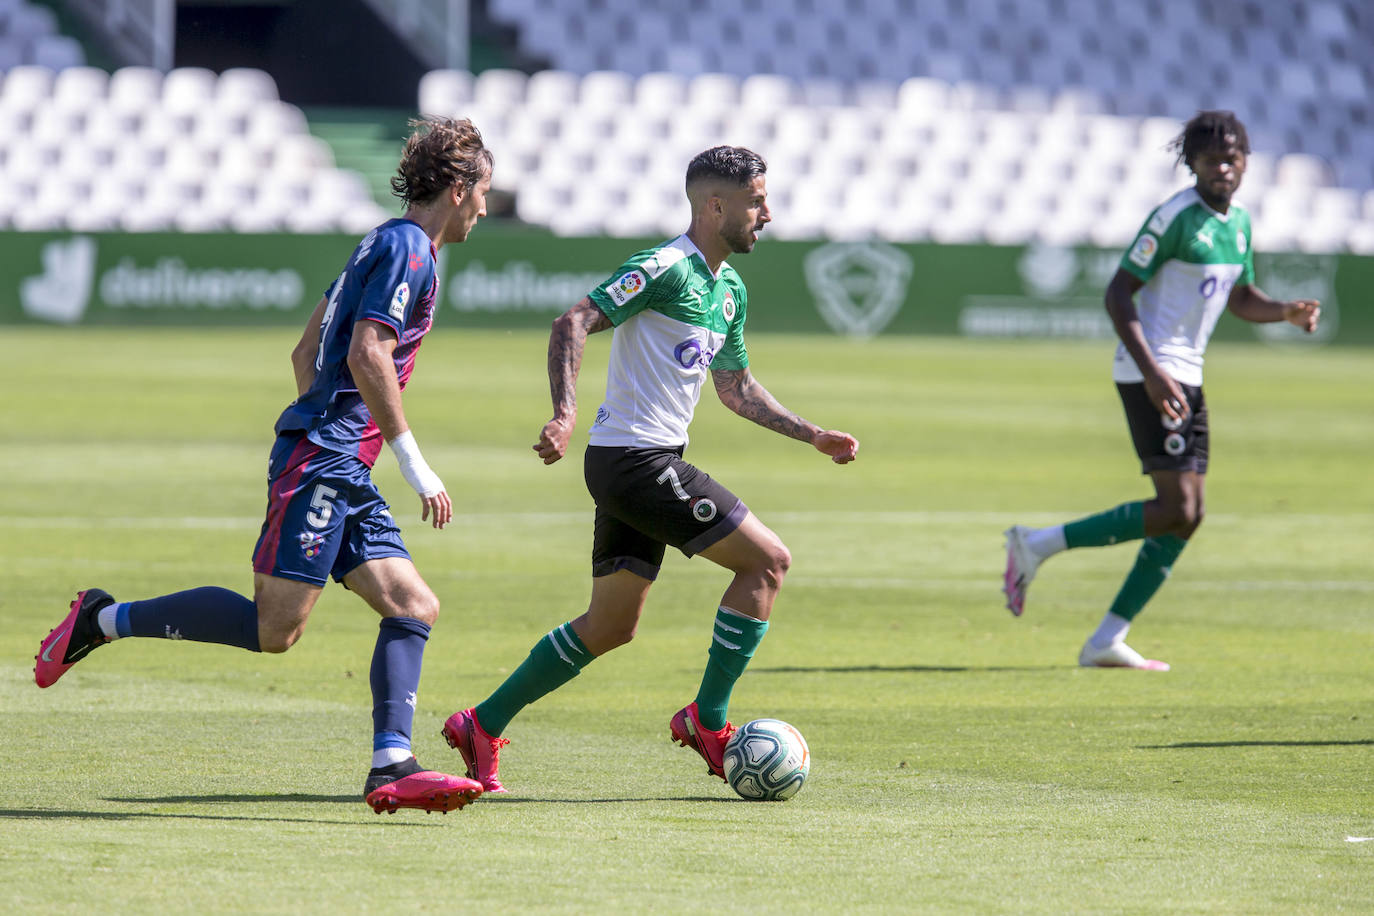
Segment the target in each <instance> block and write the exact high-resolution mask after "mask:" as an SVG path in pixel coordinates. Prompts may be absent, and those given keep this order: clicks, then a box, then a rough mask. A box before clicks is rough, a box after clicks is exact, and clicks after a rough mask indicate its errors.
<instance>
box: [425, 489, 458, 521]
mask: <svg viewBox="0 0 1374 916" xmlns="http://www.w3.org/2000/svg"><path fill="white" fill-rule="evenodd" d="M431 515H432V516H434V527H435V528H442V527H444V526H445V525H447V524H448V523H449V522H451V521H453V502H452V500H450V499H449V498H448V492H447V491H445V490H440V491H439V492H438V493H435V494H434V495H433V496H421V497H420V521H422V522H423V521H425V520H427V519H428V518H429V517H430V516H431Z"/></svg>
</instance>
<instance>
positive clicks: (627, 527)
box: [582, 445, 749, 580]
mask: <svg viewBox="0 0 1374 916" xmlns="http://www.w3.org/2000/svg"><path fill="white" fill-rule="evenodd" d="M582 470H583V474H584V476H585V478H586V481H587V490H588V492H590V493H591V494H592V499H594V500H595V501H596V527H595V533H594V535H593V540H592V575H593V576H609V575H610V574H611V573H613V572H616V571H618V570H621V569H628V570H629V571H630V572H632V573H634V574H635V575H638V576H642V577H644V578H645V579H651V580H652V579H654V578H656V577H657V576H658V570H659V567H661V566H662V565H663V554H664V549H665V546H666V545H668V544H672V545H673V546H674V547H676V548H678V549H679V550H681V551H682V552H683V553H684V554H686V555H687V556H689V557H690V556H692V555H693V554H695V553H699V552H701V551H702V550H705V549H706V548H707V547H710V546H711V545H712V544H714V543H716V542H717V541H719V540H720V539H721V538H723V537H725V536H726V535H727V534H729V533H730V532H732V531H734V530H735V529H736V528H738V527H739V526H740V523H741V522H742V521H744V517H745V515H747V514H748V512H749V509H748V507H747V506H745V505H744V503H743V502H741V501H740V498H739V497H738V496H736V495H735V494H733V493H731V492H730V491H729V490H727V489H725V487H723V486H721V485H720V484H718V483H716V482H715V481H714V480H712V479H711V475H709V474H707V473H706V472H705V471H703V470H700V469H699V468H696V467H694V466H692V465H690V464H688V463H687V462H686V461H683V460H682V449H681V448H676V449H669V448H619V447H615V446H605V445H589V446H587V453H586V456H585V457H584V459H583V466H582Z"/></svg>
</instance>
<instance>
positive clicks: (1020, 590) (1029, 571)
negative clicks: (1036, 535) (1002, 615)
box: [1002, 525, 1041, 617]
mask: <svg viewBox="0 0 1374 916" xmlns="http://www.w3.org/2000/svg"><path fill="white" fill-rule="evenodd" d="M1030 532H1031V529H1029V528H1027V527H1026V526H1025V525H1012V526H1011V527H1010V528H1008V529H1007V530H1006V531H1004V532H1002V533H1003V534H1004V535H1006V538H1007V571H1006V572H1005V573H1004V574H1003V576H1002V591H1003V592H1004V593H1006V596H1007V610H1009V611H1011V612H1012V614H1013V615H1014V616H1016V617H1020V616H1021V612H1022V611H1024V610H1025V609H1026V589H1028V588H1030V584H1031V580H1032V579H1034V578H1035V571H1036V570H1037V569H1039V568H1040V563H1041V557H1040V555H1039V554H1037V553H1036V552H1035V551H1034V550H1031V549H1030V545H1029V544H1027V543H1026V535H1028V534H1030Z"/></svg>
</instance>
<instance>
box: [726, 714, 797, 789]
mask: <svg viewBox="0 0 1374 916" xmlns="http://www.w3.org/2000/svg"><path fill="white" fill-rule="evenodd" d="M724 765H725V781H726V782H728V783H729V784H730V788H732V789H734V790H735V791H736V792H737V793H739V796H740V797H741V798H747V799H749V800H750V801H782V800H783V799H787V798H791V797H792V796H793V795H796V794H797V792H798V791H800V790H801V787H802V783H804V782H806V774H807V773H809V772H811V751H810V750H809V749H808V748H807V746H806V739H805V738H803V737H802V735H801V732H799V731H797V730H796V729H795V728H793V727H792V726H790V725H788V724H787V723H786V722H783V721H782V720H780V719H755V720H754V721H752V722H746V723H745V724H744V725H741V726H740V727H739V728H738V729H736V730H735V733H734V734H733V735H732V736H731V737H730V741H729V742H728V743H727V744H726V745H725V759H724Z"/></svg>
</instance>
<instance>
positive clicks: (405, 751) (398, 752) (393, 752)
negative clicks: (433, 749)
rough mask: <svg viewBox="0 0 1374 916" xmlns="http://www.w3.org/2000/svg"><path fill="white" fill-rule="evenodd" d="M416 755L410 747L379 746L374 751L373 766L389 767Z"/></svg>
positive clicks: (374, 767) (375, 767)
mask: <svg viewBox="0 0 1374 916" xmlns="http://www.w3.org/2000/svg"><path fill="white" fill-rule="evenodd" d="M414 756H415V753H414V752H413V751H412V750H411V749H410V748H408V747H379V748H377V749H376V750H375V751H373V752H372V768H373V769H374V770H375V769H377V768H378V767H389V766H391V765H392V764H393V763H400V762H401V761H402V760H409V759H410V758H411V757H414Z"/></svg>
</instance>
